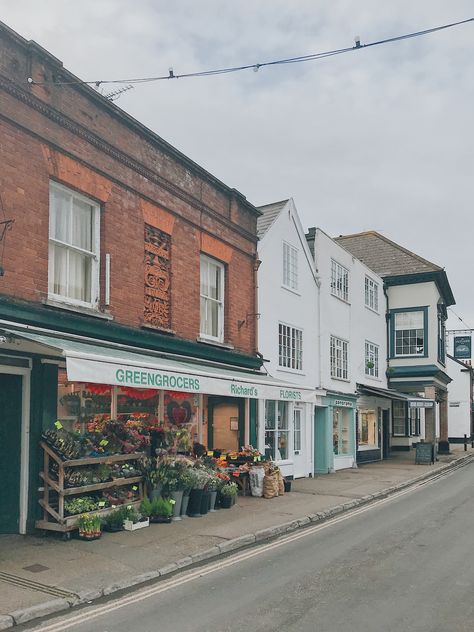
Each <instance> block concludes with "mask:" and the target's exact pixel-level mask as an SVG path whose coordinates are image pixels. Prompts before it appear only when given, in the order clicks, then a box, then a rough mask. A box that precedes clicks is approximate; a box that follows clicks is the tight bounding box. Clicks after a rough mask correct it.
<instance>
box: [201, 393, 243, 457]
mask: <svg viewBox="0 0 474 632" xmlns="http://www.w3.org/2000/svg"><path fill="white" fill-rule="evenodd" d="M219 404H237V407H238V411H239V413H238V415H239V440H241V439H243V440H244V444H245V399H242V398H241V397H220V396H218V395H216V396H214V395H209V396H208V399H207V447H208V449H209V450H213V449H214V408H215V407H216V406H218V405H219Z"/></svg>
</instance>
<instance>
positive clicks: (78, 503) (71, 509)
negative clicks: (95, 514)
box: [64, 496, 99, 516]
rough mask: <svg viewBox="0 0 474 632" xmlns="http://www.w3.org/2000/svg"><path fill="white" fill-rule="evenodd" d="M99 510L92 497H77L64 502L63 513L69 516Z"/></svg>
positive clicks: (97, 503)
mask: <svg viewBox="0 0 474 632" xmlns="http://www.w3.org/2000/svg"><path fill="white" fill-rule="evenodd" d="M96 509H99V501H98V500H97V498H94V497H93V496H78V497H77V498H71V500H65V501H64V511H65V512H66V514H69V515H70V516H74V515H76V514H82V513H87V512H89V511H95V510H96Z"/></svg>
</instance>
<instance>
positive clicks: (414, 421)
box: [410, 408, 421, 437]
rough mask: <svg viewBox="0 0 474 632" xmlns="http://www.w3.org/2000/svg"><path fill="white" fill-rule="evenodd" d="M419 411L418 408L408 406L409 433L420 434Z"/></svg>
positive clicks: (413, 435)
mask: <svg viewBox="0 0 474 632" xmlns="http://www.w3.org/2000/svg"><path fill="white" fill-rule="evenodd" d="M420 418H421V411H420V409H419V408H410V435H411V436H412V437H418V436H419V434H420Z"/></svg>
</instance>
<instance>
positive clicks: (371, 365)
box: [365, 360, 375, 369]
mask: <svg viewBox="0 0 474 632" xmlns="http://www.w3.org/2000/svg"><path fill="white" fill-rule="evenodd" d="M365 366H366V367H367V368H368V369H373V368H374V366H375V364H374V363H373V362H371V360H367V362H366V363H365Z"/></svg>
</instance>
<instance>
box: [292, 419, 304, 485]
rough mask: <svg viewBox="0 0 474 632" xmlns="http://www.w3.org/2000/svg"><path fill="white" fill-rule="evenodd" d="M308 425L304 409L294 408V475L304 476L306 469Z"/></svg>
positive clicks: (297, 476)
mask: <svg viewBox="0 0 474 632" xmlns="http://www.w3.org/2000/svg"><path fill="white" fill-rule="evenodd" d="M305 435H306V425H305V418H304V411H303V410H302V409H301V408H296V407H295V408H294V409H293V476H294V478H302V477H304V476H306V475H307V471H306V436H305Z"/></svg>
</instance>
